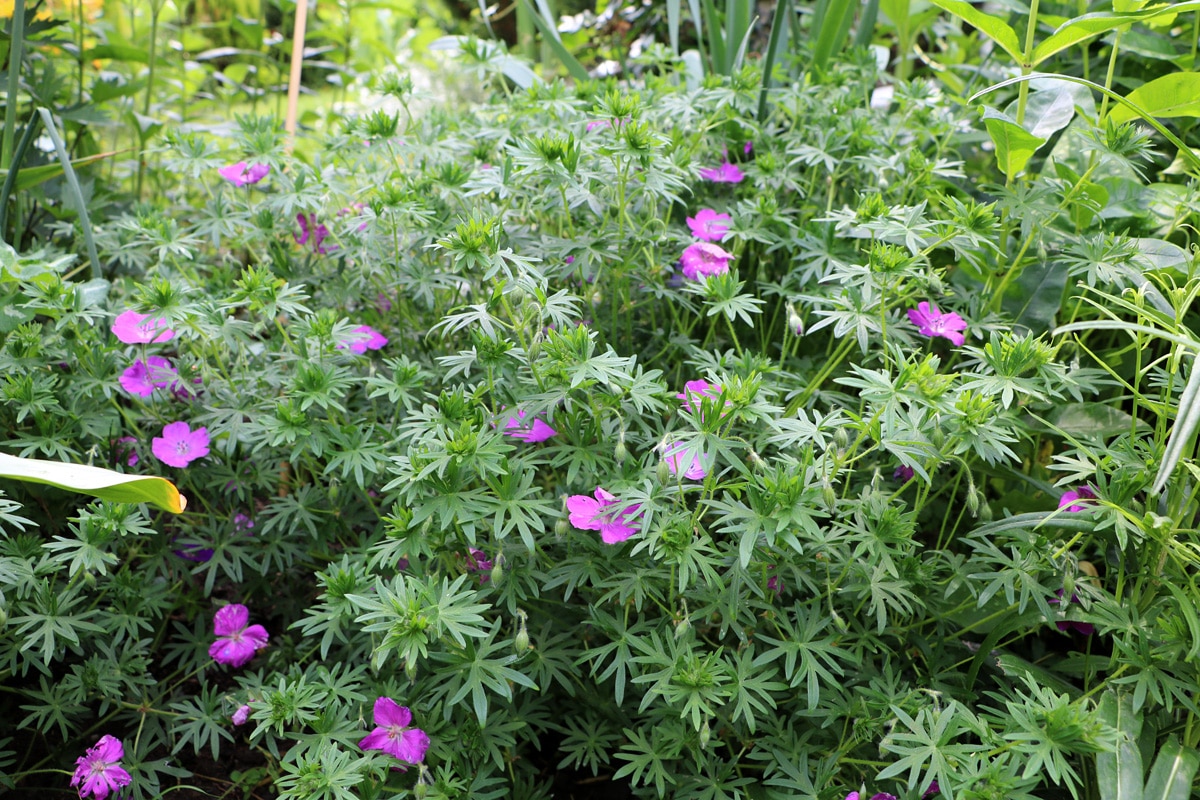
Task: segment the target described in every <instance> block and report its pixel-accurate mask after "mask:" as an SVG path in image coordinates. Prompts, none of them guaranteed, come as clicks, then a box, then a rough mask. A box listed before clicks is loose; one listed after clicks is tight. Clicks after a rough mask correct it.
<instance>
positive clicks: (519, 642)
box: [513, 611, 529, 655]
mask: <svg viewBox="0 0 1200 800" xmlns="http://www.w3.org/2000/svg"><path fill="white" fill-rule="evenodd" d="M528 618H529V616H528V615H527V614H526V613H525V612H524V611H517V635H516V636H514V637H513V649H514V650H516V651H517V655H520V654H521V653H524V652H525V651H526V650H528V649H529V631H528V629H526V627H525V621H526V620H527V619H528Z"/></svg>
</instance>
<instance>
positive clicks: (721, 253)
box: [679, 242, 733, 281]
mask: <svg viewBox="0 0 1200 800" xmlns="http://www.w3.org/2000/svg"><path fill="white" fill-rule="evenodd" d="M732 258H733V254H732V253H727V252H725V250H724V249H722V248H721V247H720V246H718V245H715V244H711V243H709V242H696V243H695V244H691V245H688V246H687V248H686V249H685V250H684V251H683V256H681V257H680V259H679V260H680V261H681V262H682V263H683V277H685V278H687V279H688V280H692V281H698V280H700V278H702V277H708V276H709V275H720V274H722V273H725V272H729V260H730V259H732Z"/></svg>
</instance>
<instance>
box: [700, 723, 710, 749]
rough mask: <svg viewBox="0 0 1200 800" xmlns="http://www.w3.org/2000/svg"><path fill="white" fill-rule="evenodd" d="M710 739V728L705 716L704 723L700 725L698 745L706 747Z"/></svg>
mask: <svg viewBox="0 0 1200 800" xmlns="http://www.w3.org/2000/svg"><path fill="white" fill-rule="evenodd" d="M710 739H712V728H710V727H709V726H708V719H707V718H705V720H704V724H703V725H701V726H700V746H701V747H702V748H707V747H708V742H709V740H710Z"/></svg>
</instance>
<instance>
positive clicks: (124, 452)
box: [113, 436, 141, 467]
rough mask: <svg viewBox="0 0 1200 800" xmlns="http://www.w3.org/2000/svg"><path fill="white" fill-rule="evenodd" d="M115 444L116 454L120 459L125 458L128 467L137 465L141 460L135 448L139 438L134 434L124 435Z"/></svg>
mask: <svg viewBox="0 0 1200 800" xmlns="http://www.w3.org/2000/svg"><path fill="white" fill-rule="evenodd" d="M113 444H114V445H115V446H116V449H117V453H116V455H117V460H118V461H121V460H124V461H125V465H126V466H128V467H136V466H137V463H138V461H140V460H141V459H139V458H138V454H137V450H136V449H134V448H135V447H136V446H137V439H135V438H133V437H132V436H122V437H121V438H120V439H117V441H116V442H114V443H113Z"/></svg>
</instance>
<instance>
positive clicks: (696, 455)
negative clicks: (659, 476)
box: [662, 442, 712, 481]
mask: <svg viewBox="0 0 1200 800" xmlns="http://www.w3.org/2000/svg"><path fill="white" fill-rule="evenodd" d="M662 456H663V461H664V462H666V464H667V469H668V470H669V471H670V472H671V474H672V475H677V474H678V473H679V470H680V468H681V467H683V466H684V465H685V464H686V465H687V466H686V469H684V470H683V477H685V478H687V479H688V480H689V481H699V480H703V479H704V477H705V476H706V475H708V469H709V466H710V462H711V460H712V459H711V458H710V457H709V456H708V454H707V453H705V452H703V451H702V450H694V451H692V452H691V456H692V458H691V462H690V463H688V462H687V460H686V459H687V456H688V447H687V445H686V444H684V443H683V442H668V443H666V444H664V445H663V446H662Z"/></svg>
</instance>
